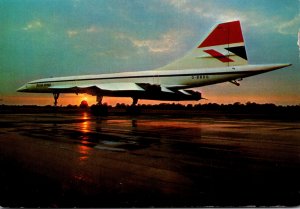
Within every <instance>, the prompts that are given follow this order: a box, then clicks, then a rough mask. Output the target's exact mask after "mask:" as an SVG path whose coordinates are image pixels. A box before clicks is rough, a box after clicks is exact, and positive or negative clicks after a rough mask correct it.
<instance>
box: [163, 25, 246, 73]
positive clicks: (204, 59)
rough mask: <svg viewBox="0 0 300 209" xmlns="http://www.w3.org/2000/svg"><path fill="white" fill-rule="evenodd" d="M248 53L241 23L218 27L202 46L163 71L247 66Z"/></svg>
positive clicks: (165, 67)
mask: <svg viewBox="0 0 300 209" xmlns="http://www.w3.org/2000/svg"><path fill="white" fill-rule="evenodd" d="M247 64H248V60H247V53H246V49H245V44H244V38H243V34H242V29H241V25H240V22H239V21H233V22H226V23H221V24H219V25H217V26H216V27H215V28H214V29H213V30H212V31H211V32H210V33H209V35H208V36H207V37H206V38H205V39H204V40H203V41H202V42H201V44H200V45H199V46H198V47H197V48H196V49H194V50H192V51H191V52H190V53H188V54H187V55H186V56H184V57H182V58H181V59H179V60H177V61H175V62H173V63H170V64H168V65H166V66H164V67H162V68H161V70H179V69H197V68H212V67H227V66H238V65H247Z"/></svg>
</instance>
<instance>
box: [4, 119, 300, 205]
mask: <svg viewBox="0 0 300 209" xmlns="http://www.w3.org/2000/svg"><path fill="white" fill-rule="evenodd" d="M0 125H1V129H0V166H1V171H0V185H1V192H0V206H2V207H201V206H227V207H228V206H295V205H299V204H300V181H299V176H300V124H299V122H289V121H278V120H272V121H268V120H253V119H252V120H251V119H228V118H226V117H214V118H213V117H212V118H210V117H205V118H203V117H200V116H197V117H186V118H185V117H180V118H175V117H170V116H167V115H161V116H149V115H148V116H107V117H95V116H91V115H90V114H89V113H82V114H75V115H71V114H58V113H57V114H55V113H53V114H40V113H36V114H1V118H0Z"/></svg>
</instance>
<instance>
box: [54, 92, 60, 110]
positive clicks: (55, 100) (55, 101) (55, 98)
mask: <svg viewBox="0 0 300 209" xmlns="http://www.w3.org/2000/svg"><path fill="white" fill-rule="evenodd" d="M58 97H59V93H53V98H54V106H55V107H56V106H57V100H58Z"/></svg>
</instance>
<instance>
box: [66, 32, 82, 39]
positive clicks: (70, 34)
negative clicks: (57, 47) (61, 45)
mask: <svg viewBox="0 0 300 209" xmlns="http://www.w3.org/2000/svg"><path fill="white" fill-rule="evenodd" d="M78 33H79V32H78V31H77V30H68V31H67V34H68V36H69V38H73V37H75V36H77V35H78Z"/></svg>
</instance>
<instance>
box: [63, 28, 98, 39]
mask: <svg viewBox="0 0 300 209" xmlns="http://www.w3.org/2000/svg"><path fill="white" fill-rule="evenodd" d="M101 31H103V29H102V28H100V27H97V26H90V27H88V28H83V29H70V30H67V35H68V37H69V38H73V37H75V36H77V35H86V34H91V33H99V32H101Z"/></svg>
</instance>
